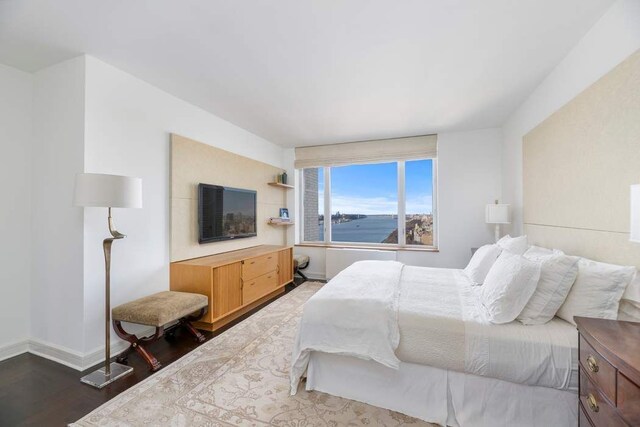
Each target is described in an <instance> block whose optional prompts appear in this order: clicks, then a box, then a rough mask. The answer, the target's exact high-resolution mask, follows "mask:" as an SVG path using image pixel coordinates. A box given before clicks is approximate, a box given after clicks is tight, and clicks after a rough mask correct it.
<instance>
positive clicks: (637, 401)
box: [574, 317, 640, 427]
mask: <svg viewBox="0 0 640 427" xmlns="http://www.w3.org/2000/svg"><path fill="white" fill-rule="evenodd" d="M574 320H575V321H576V323H577V325H578V331H579V333H580V341H579V343H578V346H579V347H578V353H579V361H580V363H579V369H580V377H579V388H580V403H579V407H578V411H579V417H580V427H601V426H607V427H609V426H637V425H640V323H635V322H622V321H617V320H605V319H591V318H588V317H575V318H574Z"/></svg>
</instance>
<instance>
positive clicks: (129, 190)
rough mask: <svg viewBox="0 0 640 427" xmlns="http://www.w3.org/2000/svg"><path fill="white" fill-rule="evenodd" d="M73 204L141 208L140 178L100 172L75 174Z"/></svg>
mask: <svg viewBox="0 0 640 427" xmlns="http://www.w3.org/2000/svg"><path fill="white" fill-rule="evenodd" d="M73 204H74V206H85V207H104V208H141V207H142V180H141V179H140V178H134V177H130V176H121V175H106V174H101V173H79V174H77V175H76V191H75V195H74V198H73Z"/></svg>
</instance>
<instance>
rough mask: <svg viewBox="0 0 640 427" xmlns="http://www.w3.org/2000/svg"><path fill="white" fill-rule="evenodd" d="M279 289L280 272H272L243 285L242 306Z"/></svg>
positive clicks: (247, 281)
mask: <svg viewBox="0 0 640 427" xmlns="http://www.w3.org/2000/svg"><path fill="white" fill-rule="evenodd" d="M277 287H278V272H277V271H276V270H273V271H270V272H268V273H267V274H263V275H262V276H258V277H256V278H254V279H251V280H244V281H243V283H242V304H248V303H250V302H252V301H255V300H257V299H258V298H261V297H263V296H265V295H266V294H268V293H269V292H272V291H274V290H276V288H277Z"/></svg>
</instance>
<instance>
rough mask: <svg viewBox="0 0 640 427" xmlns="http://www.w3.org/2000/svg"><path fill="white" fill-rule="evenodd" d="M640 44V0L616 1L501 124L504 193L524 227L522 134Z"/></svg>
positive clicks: (516, 223)
mask: <svg viewBox="0 0 640 427" xmlns="http://www.w3.org/2000/svg"><path fill="white" fill-rule="evenodd" d="M639 48H640V1H638V0H619V1H618V2H616V3H615V4H614V5H613V6H612V7H611V8H610V9H609V10H608V11H607V13H606V14H605V15H603V16H602V18H601V19H600V20H599V21H598V22H597V23H596V24H595V25H594V26H593V27H592V28H591V30H589V32H588V33H587V34H586V35H585V36H584V37H583V38H582V39H581V40H580V42H579V43H578V44H577V45H576V46H575V47H574V48H573V49H572V50H571V52H570V53H569V54H568V55H567V56H566V57H565V58H564V59H563V60H562V61H561V62H560V64H558V66H557V67H556V68H555V69H554V70H553V71H552V72H551V73H550V74H549V75H548V76H547V77H546V78H545V79H544V81H542V83H541V84H540V85H539V86H538V87H537V88H536V90H535V91H534V92H533V93H532V94H531V95H530V96H529V98H528V99H527V101H526V102H524V103H523V104H522V105H521V106H520V107H519V108H518V109H517V110H516V111H515V112H514V113H513V114H512V115H511V116H510V118H509V119H508V120H507V122H506V123H505V124H504V126H503V132H504V142H503V148H502V153H503V158H502V169H503V170H502V172H503V175H502V192H503V196H504V200H505V201H506V202H507V203H511V204H512V205H513V207H514V222H513V228H512V230H513V232H514V233H515V234H519V233H520V232H521V230H522V137H523V136H524V135H526V134H527V133H528V132H529V131H530V130H531V129H533V128H534V127H536V126H537V125H538V124H539V123H541V122H542V121H544V120H545V119H546V118H547V117H549V116H550V115H551V114H553V113H554V112H555V111H556V110H558V109H559V108H560V107H562V106H563V105H564V104H566V103H567V102H569V101H570V100H571V99H573V98H574V97H575V96H576V95H578V94H579V93H580V92H582V91H583V90H584V89H586V88H587V87H588V86H589V85H591V84H592V83H594V82H595V81H596V80H598V79H599V78H600V77H602V76H603V75H605V74H606V73H607V72H609V71H610V70H611V69H612V68H614V67H615V66H616V65H618V64H619V63H620V62H622V61H623V60H624V59H625V58H627V57H628V56H629V55H631V54H632V53H633V52H635V51H636V50H637V49H639Z"/></svg>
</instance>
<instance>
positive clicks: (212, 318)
mask: <svg viewBox="0 0 640 427" xmlns="http://www.w3.org/2000/svg"><path fill="white" fill-rule="evenodd" d="M170 281H171V290H172V291H180V292H195V293H198V294H203V295H206V296H207V297H208V298H209V311H208V312H207V314H206V315H205V316H204V317H203V318H202V319H201V321H199V322H195V323H194V325H195V326H196V327H197V328H200V329H205V330H208V331H214V330H216V329H218V328H220V327H222V326H224V325H226V324H227V323H229V322H231V321H232V320H234V319H236V318H238V317H240V316H242V315H243V314H245V313H247V312H248V311H250V310H252V309H253V308H255V307H257V306H259V305H260V304H262V303H264V302H266V301H268V300H270V299H272V298H274V297H276V296H278V295H279V294H281V293H283V292H284V287H285V285H286V284H288V283H291V282H292V281H293V249H292V248H291V247H286V246H276V245H262V246H254V247H252V248H247V249H240V250H237V251H232V252H225V253H221V254H217V255H211V256H206V257H202V258H194V259H189V260H185V261H177V262H173V263H171V279H170Z"/></svg>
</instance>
